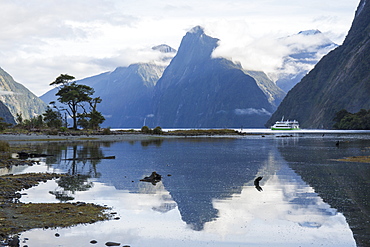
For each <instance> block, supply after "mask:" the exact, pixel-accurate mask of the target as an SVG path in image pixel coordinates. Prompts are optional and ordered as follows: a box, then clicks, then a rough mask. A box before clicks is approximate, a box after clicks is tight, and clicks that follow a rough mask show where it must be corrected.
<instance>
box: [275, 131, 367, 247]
mask: <svg viewBox="0 0 370 247" xmlns="http://www.w3.org/2000/svg"><path fill="white" fill-rule="evenodd" d="M348 140H349V141H345V142H341V144H340V146H339V148H337V147H336V146H335V140H333V139H329V138H328V139H326V138H325V139H324V138H300V139H298V140H296V142H295V144H294V145H293V146H292V145H280V146H279V151H280V153H281V155H282V156H283V157H284V159H285V160H286V161H287V162H288V163H289V166H290V167H291V168H292V169H294V170H295V172H297V173H298V174H299V175H300V176H301V177H302V178H303V180H304V181H305V182H307V183H308V184H310V186H312V187H313V188H314V189H315V191H316V192H317V193H318V194H319V195H320V197H321V198H323V200H324V201H325V202H327V203H328V204H330V205H331V206H332V207H334V208H336V209H337V210H338V211H340V212H342V213H343V214H344V215H345V216H346V219H347V221H348V223H349V225H350V227H351V229H352V231H353V234H354V237H355V239H356V242H357V244H358V246H367V244H368V243H370V235H369V232H370V224H369V222H370V194H369V190H370V184H369V182H368V181H369V178H370V167H369V166H368V165H367V164H359V163H347V162H338V161H333V159H338V158H343V157H347V156H356V155H364V151H366V150H367V147H369V146H370V143H369V142H368V141H367V142H366V141H364V140H360V139H348Z"/></svg>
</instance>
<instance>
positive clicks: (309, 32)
mask: <svg viewBox="0 0 370 247" xmlns="http://www.w3.org/2000/svg"><path fill="white" fill-rule="evenodd" d="M320 33H321V32H320V31H319V30H317V29H311V30H305V31H300V32H299V33H298V34H302V35H315V34H320Z"/></svg>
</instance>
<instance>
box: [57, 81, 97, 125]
mask: <svg viewBox="0 0 370 247" xmlns="http://www.w3.org/2000/svg"><path fill="white" fill-rule="evenodd" d="M73 79H74V77H73V76H70V75H67V74H64V75H63V74H61V75H60V76H59V77H57V78H56V79H55V81H53V82H52V83H50V85H61V84H62V86H61V87H60V88H59V91H58V92H57V93H56V94H55V95H57V96H59V98H58V101H59V102H60V103H62V104H65V105H67V106H68V109H66V111H67V113H68V115H69V116H70V117H71V118H72V120H73V129H77V118H78V110H79V109H80V108H82V109H83V106H84V103H87V102H90V101H91V100H92V98H91V95H93V94H94V89H93V88H91V87H89V86H86V85H82V84H77V83H76V82H71V81H72V80H73Z"/></svg>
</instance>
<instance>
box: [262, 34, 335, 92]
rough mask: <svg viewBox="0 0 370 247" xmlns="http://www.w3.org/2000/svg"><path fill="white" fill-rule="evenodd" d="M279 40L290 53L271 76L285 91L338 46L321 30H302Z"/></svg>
mask: <svg viewBox="0 0 370 247" xmlns="http://www.w3.org/2000/svg"><path fill="white" fill-rule="evenodd" d="M278 42H279V43H280V44H282V45H283V46H284V47H285V48H286V49H288V50H289V54H288V55H286V56H284V57H283V64H282V66H281V67H280V68H279V69H278V70H277V71H276V72H274V73H270V74H269V76H270V77H272V78H274V79H275V83H276V85H278V86H279V87H280V88H281V89H282V90H283V91H284V92H288V91H289V90H290V89H292V88H293V87H294V85H296V84H297V83H298V82H300V80H301V79H302V78H303V77H304V76H305V75H306V74H307V73H308V72H309V71H310V70H311V69H312V68H313V67H314V66H315V64H316V63H317V62H318V61H319V60H320V59H321V58H322V57H323V56H324V55H326V54H327V53H328V52H329V51H331V50H333V49H334V48H336V47H338V45H337V44H335V43H334V42H332V41H331V40H330V39H328V38H327V37H326V36H325V35H324V34H323V33H321V32H320V31H319V30H306V31H301V32H299V33H298V34H295V35H291V36H288V37H284V38H281V39H279V40H278Z"/></svg>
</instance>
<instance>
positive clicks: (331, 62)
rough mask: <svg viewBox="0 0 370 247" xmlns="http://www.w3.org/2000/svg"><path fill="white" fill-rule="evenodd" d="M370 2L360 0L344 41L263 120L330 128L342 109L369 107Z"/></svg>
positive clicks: (355, 109) (307, 126) (269, 123)
mask: <svg viewBox="0 0 370 247" xmlns="http://www.w3.org/2000/svg"><path fill="white" fill-rule="evenodd" d="M369 96H370V3H368V2H367V1H366V0H361V2H360V5H359V7H358V9H357V11H356V16H355V19H354V21H353V23H352V27H351V29H350V31H349V33H348V35H347V37H346V39H345V41H344V43H343V45H341V46H339V47H338V48H336V49H335V50H333V51H331V52H330V53H329V54H328V55H326V56H325V57H323V58H322V59H321V60H320V62H319V63H318V64H317V65H316V66H315V68H314V69H313V70H311V71H310V72H309V74H308V75H306V76H305V77H304V78H303V79H302V80H301V82H300V83H298V84H297V85H296V86H295V87H294V88H293V89H292V90H291V91H290V92H289V93H288V94H287V96H286V97H285V98H284V100H283V102H282V103H281V104H280V106H279V108H278V109H277V110H276V112H275V113H274V114H273V115H272V117H271V118H270V119H269V121H268V122H267V123H266V125H267V126H270V125H272V124H273V122H275V121H276V120H278V119H280V118H281V116H285V118H289V119H297V120H298V121H299V122H300V124H301V126H302V127H304V128H331V127H332V125H333V118H334V116H335V113H336V112H338V111H339V110H341V109H346V110H348V111H350V112H357V111H358V110H360V109H361V108H365V109H369V108H370V97H369Z"/></svg>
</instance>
